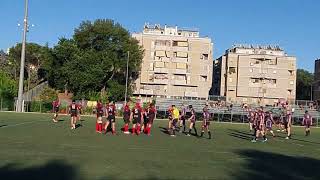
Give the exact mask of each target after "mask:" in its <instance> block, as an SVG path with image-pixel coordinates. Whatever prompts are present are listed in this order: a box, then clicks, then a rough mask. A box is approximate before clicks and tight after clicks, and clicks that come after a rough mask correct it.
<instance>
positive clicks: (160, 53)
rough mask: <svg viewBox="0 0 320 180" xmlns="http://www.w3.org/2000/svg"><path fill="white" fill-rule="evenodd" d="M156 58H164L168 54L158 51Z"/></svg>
mask: <svg viewBox="0 0 320 180" xmlns="http://www.w3.org/2000/svg"><path fill="white" fill-rule="evenodd" d="M156 56H157V57H164V56H166V52H165V51H156Z"/></svg>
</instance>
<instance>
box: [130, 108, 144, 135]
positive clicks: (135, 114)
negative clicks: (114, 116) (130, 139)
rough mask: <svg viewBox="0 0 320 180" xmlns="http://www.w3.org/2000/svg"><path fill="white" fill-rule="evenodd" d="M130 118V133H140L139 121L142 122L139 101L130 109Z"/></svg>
mask: <svg viewBox="0 0 320 180" xmlns="http://www.w3.org/2000/svg"><path fill="white" fill-rule="evenodd" d="M130 120H131V121H132V124H133V125H132V134H133V135H134V134H137V135H139V134H140V128H141V123H142V122H143V112H142V108H141V106H140V104H139V103H136V105H135V106H134V108H133V109H132V111H131V115H130Z"/></svg>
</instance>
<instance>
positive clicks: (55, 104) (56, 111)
mask: <svg viewBox="0 0 320 180" xmlns="http://www.w3.org/2000/svg"><path fill="white" fill-rule="evenodd" d="M59 108H60V101H59V98H57V99H56V100H55V101H53V102H52V110H53V113H54V114H53V119H52V121H53V122H55V123H56V122H58V120H57V119H58V115H59Z"/></svg>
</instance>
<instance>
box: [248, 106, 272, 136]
mask: <svg viewBox="0 0 320 180" xmlns="http://www.w3.org/2000/svg"><path fill="white" fill-rule="evenodd" d="M264 121H265V114H264V112H263V107H260V108H259V109H258V112H257V114H256V118H255V132H256V133H255V137H254V139H253V140H252V141H251V142H257V140H258V138H259V137H260V135H262V137H263V142H266V141H267V140H268V139H267V138H266V135H265V132H264V129H265V123H264Z"/></svg>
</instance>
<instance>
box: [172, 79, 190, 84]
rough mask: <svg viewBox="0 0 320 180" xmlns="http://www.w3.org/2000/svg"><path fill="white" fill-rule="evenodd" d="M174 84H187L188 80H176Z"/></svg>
mask: <svg viewBox="0 0 320 180" xmlns="http://www.w3.org/2000/svg"><path fill="white" fill-rule="evenodd" d="M173 84H174V85H187V81H186V80H174V81H173Z"/></svg>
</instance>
